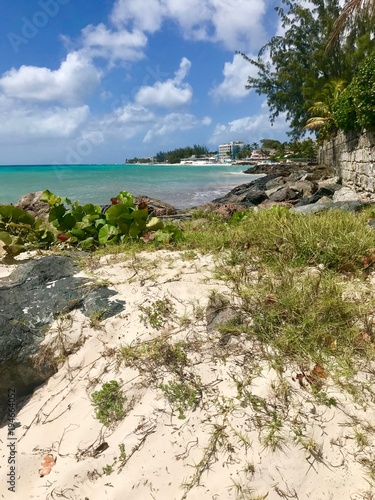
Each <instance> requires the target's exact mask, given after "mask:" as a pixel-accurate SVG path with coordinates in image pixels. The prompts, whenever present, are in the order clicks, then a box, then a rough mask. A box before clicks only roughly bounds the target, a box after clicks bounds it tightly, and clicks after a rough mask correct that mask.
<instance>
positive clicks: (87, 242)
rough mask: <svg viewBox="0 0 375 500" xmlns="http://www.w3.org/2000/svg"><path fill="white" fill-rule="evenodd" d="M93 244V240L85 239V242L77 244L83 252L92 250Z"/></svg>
mask: <svg viewBox="0 0 375 500" xmlns="http://www.w3.org/2000/svg"><path fill="white" fill-rule="evenodd" d="M94 244H95V241H94V238H91V237H90V238H86V239H85V240H83V241H80V242H79V246H80V247H81V248H82V249H83V250H88V249H89V248H92V247H93V246H94Z"/></svg>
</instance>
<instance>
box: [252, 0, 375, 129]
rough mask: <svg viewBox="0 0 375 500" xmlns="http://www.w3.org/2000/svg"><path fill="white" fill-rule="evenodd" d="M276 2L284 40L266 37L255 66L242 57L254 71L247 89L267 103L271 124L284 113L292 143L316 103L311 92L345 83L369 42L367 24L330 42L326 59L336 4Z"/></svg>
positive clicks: (361, 23)
mask: <svg viewBox="0 0 375 500" xmlns="http://www.w3.org/2000/svg"><path fill="white" fill-rule="evenodd" d="M282 1H283V4H284V6H283V7H277V8H276V11H277V13H278V15H279V17H280V21H281V25H282V27H283V29H284V30H285V33H284V35H278V36H274V37H272V38H271V40H270V41H269V42H268V43H267V44H266V45H264V46H263V47H262V48H261V50H260V51H259V54H258V57H257V59H255V60H254V59H250V58H249V57H247V56H246V55H245V54H242V55H243V57H244V58H245V59H246V60H247V61H248V62H249V63H251V64H252V65H254V66H256V68H257V69H258V74H257V75H256V76H254V77H253V76H251V77H249V78H248V84H247V88H253V89H255V91H256V92H257V93H258V94H260V95H265V96H266V97H267V103H268V107H269V110H270V120H271V123H272V122H273V121H274V120H275V118H276V117H277V116H279V114H280V113H286V118H287V120H288V121H289V123H290V127H291V130H290V135H291V136H292V137H294V138H298V137H300V136H301V135H303V133H304V126H305V124H306V122H307V120H308V119H309V118H311V114H310V113H309V111H308V110H309V109H310V108H311V107H312V106H313V104H314V103H315V102H317V101H318V99H317V96H316V94H317V92H319V90H320V89H322V88H323V86H324V85H325V84H327V82H330V81H332V80H335V79H342V80H345V81H346V82H347V83H349V82H350V81H351V80H352V78H353V76H354V75H355V74H356V72H357V70H358V65H359V64H360V62H361V61H362V60H363V57H364V56H365V55H367V54H368V53H369V52H370V50H371V47H373V46H374V43H375V41H374V39H372V38H371V34H370V31H371V27H370V24H369V22H368V20H366V19H361V20H360V21H359V22H357V23H355V24H354V23H353V24H352V25H351V26H348V28H347V30H346V31H345V33H344V34H341V35H340V36H339V37H337V38H336V39H335V40H334V41H332V45H331V48H330V53H329V57H327V55H326V46H327V42H328V39H329V37H330V34H331V33H332V29H333V25H334V22H335V20H336V19H337V18H338V16H339V14H340V11H341V9H340V6H339V2H338V0H311V2H309V3H308V4H307V3H306V4H301V3H300V2H298V1H297V0H282Z"/></svg>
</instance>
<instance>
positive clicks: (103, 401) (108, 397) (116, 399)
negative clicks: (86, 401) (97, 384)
mask: <svg viewBox="0 0 375 500" xmlns="http://www.w3.org/2000/svg"><path fill="white" fill-rule="evenodd" d="M91 398H92V401H93V405H94V406H96V412H95V417H96V418H97V419H98V420H99V422H101V423H102V424H103V425H105V426H106V427H109V426H110V425H111V424H113V423H114V422H115V421H116V420H121V419H122V418H123V416H124V415H125V410H124V403H125V401H126V397H125V396H124V395H123V394H122V391H121V388H120V386H119V385H118V382H116V380H111V381H110V382H107V383H106V384H103V387H102V388H101V390H100V391H96V392H93V393H92V395H91Z"/></svg>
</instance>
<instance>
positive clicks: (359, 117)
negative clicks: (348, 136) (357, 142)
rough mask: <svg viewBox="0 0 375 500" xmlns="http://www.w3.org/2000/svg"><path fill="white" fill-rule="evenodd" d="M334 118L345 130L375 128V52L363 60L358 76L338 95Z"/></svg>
mask: <svg viewBox="0 0 375 500" xmlns="http://www.w3.org/2000/svg"><path fill="white" fill-rule="evenodd" d="M333 119H334V122H335V124H336V126H337V127H338V128H339V129H341V130H344V131H345V132H348V131H349V130H359V129H361V128H366V129H374V128H375V52H373V53H372V54H370V55H369V56H368V57H367V58H366V59H365V60H364V61H363V63H362V64H361V66H360V68H359V70H358V74H357V75H356V77H355V78H353V80H352V82H351V83H350V85H349V86H348V87H347V88H346V89H345V90H344V91H343V92H342V93H341V95H340V96H339V97H338V99H337V103H336V105H335V107H334V110H333Z"/></svg>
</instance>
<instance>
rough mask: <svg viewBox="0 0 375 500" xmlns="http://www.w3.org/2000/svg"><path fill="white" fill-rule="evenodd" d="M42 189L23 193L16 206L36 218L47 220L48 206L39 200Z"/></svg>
mask: <svg viewBox="0 0 375 500" xmlns="http://www.w3.org/2000/svg"><path fill="white" fill-rule="evenodd" d="M41 196H42V191H37V192H36V193H28V194H25V196H23V197H22V198H21V199H20V200H19V201H18V202H17V203H16V207H18V208H22V210H25V211H26V212H28V213H29V214H31V215H32V216H33V217H35V218H36V219H42V220H47V219H48V213H49V209H50V206H49V204H48V203H46V202H44V201H41V199H40V198H41Z"/></svg>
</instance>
